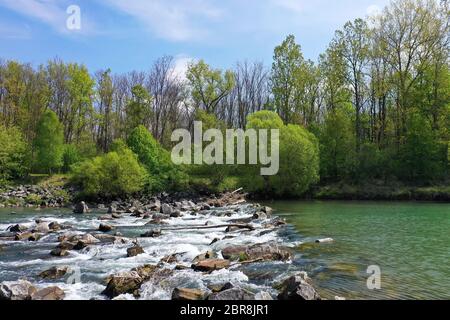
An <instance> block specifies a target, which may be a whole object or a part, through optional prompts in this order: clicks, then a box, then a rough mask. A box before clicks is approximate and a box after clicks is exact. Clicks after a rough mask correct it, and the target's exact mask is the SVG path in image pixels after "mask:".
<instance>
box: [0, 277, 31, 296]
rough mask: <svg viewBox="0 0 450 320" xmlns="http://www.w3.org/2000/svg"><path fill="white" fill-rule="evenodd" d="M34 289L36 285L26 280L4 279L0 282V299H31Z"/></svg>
mask: <svg viewBox="0 0 450 320" xmlns="http://www.w3.org/2000/svg"><path fill="white" fill-rule="evenodd" d="M36 291H37V289H36V287H34V286H33V285H32V284H31V282H29V281H26V280H19V281H5V282H2V283H1V284H0V300H31V296H32V295H33V294H34V293H35V292H36Z"/></svg>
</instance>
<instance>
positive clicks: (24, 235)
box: [14, 231, 33, 241]
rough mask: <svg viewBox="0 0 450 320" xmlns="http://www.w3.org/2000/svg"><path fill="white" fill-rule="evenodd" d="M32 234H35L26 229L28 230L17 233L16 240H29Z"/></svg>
mask: <svg viewBox="0 0 450 320" xmlns="http://www.w3.org/2000/svg"><path fill="white" fill-rule="evenodd" d="M32 236H33V233H32V232H28V231H26V232H22V233H18V234H16V236H15V238H14V240H16V241H23V240H28V239H29V238H30V237H32Z"/></svg>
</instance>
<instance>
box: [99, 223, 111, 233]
mask: <svg viewBox="0 0 450 320" xmlns="http://www.w3.org/2000/svg"><path fill="white" fill-rule="evenodd" d="M113 229H114V227H113V226H110V225H109V224H105V223H101V224H100V226H99V227H98V231H101V232H110V231H112V230H113Z"/></svg>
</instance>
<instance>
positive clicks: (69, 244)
mask: <svg viewBox="0 0 450 320" xmlns="http://www.w3.org/2000/svg"><path fill="white" fill-rule="evenodd" d="M73 247H75V243H72V242H67V241H63V242H61V243H60V244H58V246H57V248H58V249H63V250H73Z"/></svg>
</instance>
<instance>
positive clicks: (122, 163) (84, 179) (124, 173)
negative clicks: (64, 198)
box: [72, 146, 147, 197]
mask: <svg viewBox="0 0 450 320" xmlns="http://www.w3.org/2000/svg"><path fill="white" fill-rule="evenodd" d="M146 180H147V172H146V171H145V168H144V167H143V166H141V164H140V163H139V161H138V159H137V156H136V155H135V154H134V153H133V152H132V151H131V150H130V149H128V148H126V147H123V146H122V147H121V148H117V149H116V151H112V152H109V153H107V154H105V155H103V156H99V157H95V158H93V159H91V160H86V161H84V162H82V163H80V164H78V165H76V166H75V167H74V169H73V175H72V183H74V184H76V185H78V186H80V187H81V188H82V192H83V195H85V196H90V197H116V196H124V195H129V194H133V193H136V192H138V191H141V190H142V188H143V187H144V184H145V181H146Z"/></svg>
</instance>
